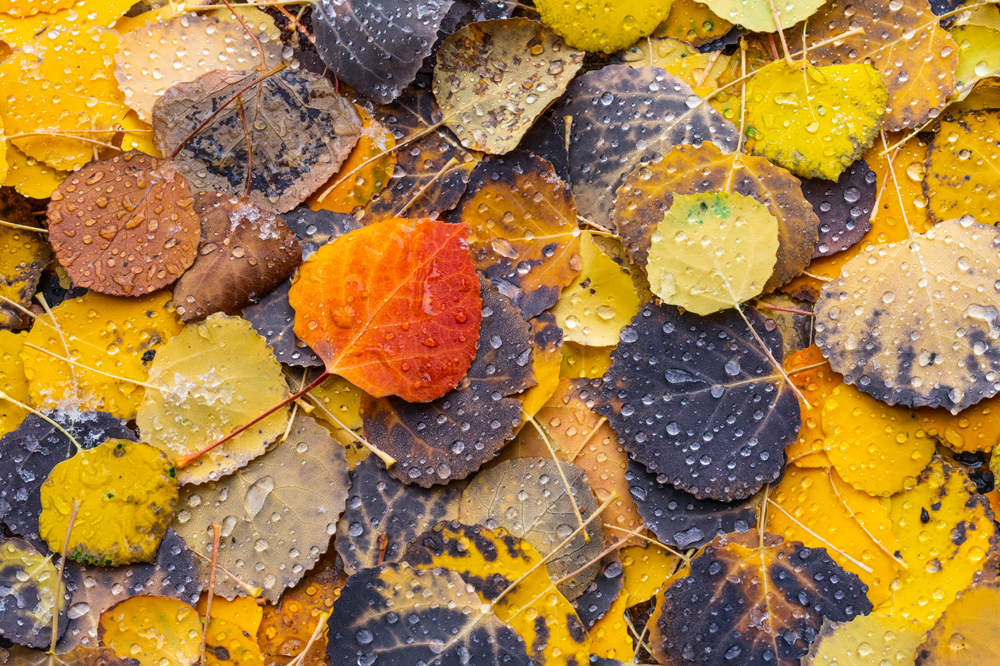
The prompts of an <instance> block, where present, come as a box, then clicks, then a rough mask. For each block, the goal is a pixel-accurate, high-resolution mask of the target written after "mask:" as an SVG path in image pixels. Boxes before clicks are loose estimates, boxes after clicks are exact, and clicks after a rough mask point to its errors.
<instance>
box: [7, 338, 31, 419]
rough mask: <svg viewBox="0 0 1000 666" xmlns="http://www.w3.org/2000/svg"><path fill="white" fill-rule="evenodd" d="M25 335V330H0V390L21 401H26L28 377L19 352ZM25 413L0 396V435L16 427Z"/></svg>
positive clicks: (26, 413)
mask: <svg viewBox="0 0 1000 666" xmlns="http://www.w3.org/2000/svg"><path fill="white" fill-rule="evenodd" d="M27 337H28V334H27V333H26V332H21V333H15V332H14V331H0V391H3V392H4V393H5V394H6V395H8V396H10V397H11V398H13V399H14V400H17V401H18V402H21V403H26V402H28V378H27V377H25V376H24V364H23V363H22V362H21V353H20V352H21V347H22V346H23V345H24V341H25V340H26V339H27ZM27 415H28V412H27V411H26V410H24V409H22V408H21V407H18V406H17V405H15V404H14V403H13V402H11V401H10V400H4V399H3V398H0V435H5V434H7V433H8V432H11V431H12V430H14V429H15V428H17V426H19V425H21V421H23V420H24V417H25V416H27Z"/></svg>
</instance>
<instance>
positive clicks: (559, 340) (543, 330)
mask: <svg viewBox="0 0 1000 666" xmlns="http://www.w3.org/2000/svg"><path fill="white" fill-rule="evenodd" d="M528 325H529V326H530V327H531V331H530V335H531V340H532V344H533V345H534V348H533V349H532V350H531V373H532V374H533V375H534V376H535V381H536V382H538V383H537V384H535V385H534V386H532V387H531V388H529V389H528V390H526V391H523V392H522V393H520V394H518V396H517V398H518V400H520V401H521V410H522V411H523V412H524V413H525V415H526V417H525V418H527V417H528V416H535V415H536V414H537V413H538V410H539V409H541V408H542V407H543V406H544V405H545V403H547V402H548V401H549V399H550V398H551V397H552V396H553V395H554V394H555V392H556V390H557V389H558V388H559V371H560V369H561V366H562V346H563V331H562V328H560V327H559V324H558V323H556V318H555V315H553V314H552V313H551V312H543V313H542V314H540V315H538V316H537V317H535V318H534V319H532V320H531V321H529V322H528ZM2 344H3V341H2V336H0V345H2ZM2 372H3V371H2V370H0V373H2ZM0 381H2V378H0ZM0 387H2V385H0ZM0 428H2V426H0Z"/></svg>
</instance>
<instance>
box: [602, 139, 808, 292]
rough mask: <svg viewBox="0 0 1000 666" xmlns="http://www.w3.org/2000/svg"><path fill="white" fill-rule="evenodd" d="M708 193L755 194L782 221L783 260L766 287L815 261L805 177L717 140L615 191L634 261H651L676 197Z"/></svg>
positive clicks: (675, 154)
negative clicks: (802, 187) (721, 147)
mask: <svg viewBox="0 0 1000 666" xmlns="http://www.w3.org/2000/svg"><path fill="white" fill-rule="evenodd" d="M706 192H730V193H734V194H739V195H743V196H747V197H750V198H752V199H754V200H755V201H756V202H757V203H760V204H763V205H764V206H766V207H767V212H768V213H770V214H771V215H772V216H774V218H775V219H776V220H777V222H778V225H777V227H778V250H777V257H776V260H777V263H776V265H775V267H774V273H773V274H770V273H769V277H768V279H767V280H766V284H765V285H764V291H770V290H772V289H774V288H776V287H779V286H781V285H782V284H784V283H786V282H787V281H788V280H789V279H791V278H792V277H794V276H795V275H798V274H799V273H801V272H802V269H804V268H805V267H806V265H807V264H808V263H809V258H810V256H811V253H812V250H813V246H814V245H815V241H816V236H815V234H816V231H815V229H816V228H817V226H818V219H817V218H816V216H815V214H813V212H812V211H811V210H810V206H809V202H808V201H807V200H806V199H805V198H804V197H803V195H802V192H801V190H800V186H799V181H798V180H797V179H796V178H795V177H794V176H792V175H791V174H790V173H788V172H787V171H785V170H784V169H782V168H781V167H777V166H774V165H772V164H771V163H770V162H768V161H767V160H765V159H763V158H761V157H753V156H750V155H744V154H742V153H739V152H731V153H724V152H722V151H720V150H719V149H718V148H717V147H716V146H715V145H713V144H702V145H701V146H697V147H691V146H677V147H675V148H674V149H672V150H671V151H670V152H669V153H667V155H666V156H665V157H663V158H662V159H655V160H653V161H652V162H651V163H650V164H648V165H644V166H640V167H637V168H636V169H635V170H633V171H632V172H631V173H629V174H628V175H627V176H626V177H625V181H624V182H623V183H622V185H621V187H619V188H618V192H617V193H616V195H615V196H616V198H615V210H614V221H615V226H616V228H617V229H618V231H619V233H620V234H621V237H622V243H623V245H624V246H625V249H626V250H627V251H628V253H629V256H630V257H631V258H632V260H633V261H635V262H636V263H637V264H639V265H642V266H645V265H646V261H647V259H648V252H649V246H650V241H651V238H652V236H653V234H654V233H655V231H656V228H657V225H659V224H660V223H662V222H663V219H664V215H665V214H666V213H667V212H669V211H670V210H671V207H672V205H673V201H674V195H678V194H684V195H689V194H697V193H706ZM810 243H812V244H810ZM699 254H703V253H699Z"/></svg>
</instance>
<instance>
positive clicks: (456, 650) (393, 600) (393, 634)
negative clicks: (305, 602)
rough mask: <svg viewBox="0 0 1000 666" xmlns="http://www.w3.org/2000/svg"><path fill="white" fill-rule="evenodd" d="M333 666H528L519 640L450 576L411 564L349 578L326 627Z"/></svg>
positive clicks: (468, 587) (464, 585)
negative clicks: (361, 665)
mask: <svg viewBox="0 0 1000 666" xmlns="http://www.w3.org/2000/svg"><path fill="white" fill-rule="evenodd" d="M328 626H329V631H328V633H327V636H328V640H329V644H328V647H327V655H328V656H329V659H330V666H356V665H357V664H358V663H359V661H360V662H361V663H369V664H373V663H375V661H376V660H378V661H379V662H380V663H382V664H392V665H393V666H406V665H409V664H416V663H417V662H423V663H428V664H429V663H434V662H438V661H439V662H440V663H441V664H459V663H461V664H468V666H528V665H529V664H531V663H532V661H531V660H530V659H529V658H528V655H527V653H526V652H525V643H524V641H523V640H522V639H521V638H520V637H519V636H518V635H517V634H516V633H514V631H513V630H512V629H511V628H510V627H509V626H508V625H506V624H504V623H503V622H502V621H501V620H500V619H499V618H498V617H497V615H495V614H494V612H493V609H492V608H491V607H489V606H487V605H484V604H483V602H482V599H480V598H479V595H477V594H476V591H475V589H474V588H473V587H472V586H471V585H469V584H468V583H466V582H465V581H463V580H462V578H461V576H459V575H458V574H457V573H455V572H454V571H447V570H444V569H430V570H421V569H414V568H413V567H411V566H409V565H408V564H384V565H382V566H381V567H379V568H376V569H362V570H361V571H359V572H358V573H356V574H354V575H353V576H351V577H350V578H348V579H347V585H345V586H344V589H343V590H341V592H340V599H339V601H338V602H337V603H336V604H335V605H334V607H333V614H332V615H331V616H330V620H329V623H328Z"/></svg>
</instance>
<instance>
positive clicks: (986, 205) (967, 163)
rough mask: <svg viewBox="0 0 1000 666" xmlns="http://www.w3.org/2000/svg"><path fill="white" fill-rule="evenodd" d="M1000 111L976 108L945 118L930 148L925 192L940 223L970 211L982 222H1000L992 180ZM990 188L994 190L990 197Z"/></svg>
mask: <svg viewBox="0 0 1000 666" xmlns="http://www.w3.org/2000/svg"><path fill="white" fill-rule="evenodd" d="M998 132H1000V112H997V111H973V112H970V113H966V114H963V115H961V116H958V117H957V118H947V119H945V120H943V121H942V122H941V125H940V127H939V129H938V132H937V134H935V135H934V139H933V140H932V141H931V146H930V150H929V151H928V153H927V172H926V175H925V177H924V179H923V180H924V194H926V195H927V209H928V210H929V211H930V214H931V216H932V218H933V220H934V221H935V222H940V221H942V220H950V219H952V218H956V217H962V216H963V215H971V216H972V217H973V218H974V219H975V220H976V222H979V223H981V224H996V223H997V222H1000V206H997V204H996V203H994V202H993V198H994V197H995V196H996V194H995V192H994V188H993V186H991V185H990V182H991V181H992V179H993V177H994V174H995V173H996V170H995V166H994V165H995V163H996V159H997V141H998V140H1000V136H998ZM990 192H994V195H993V196H990Z"/></svg>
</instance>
